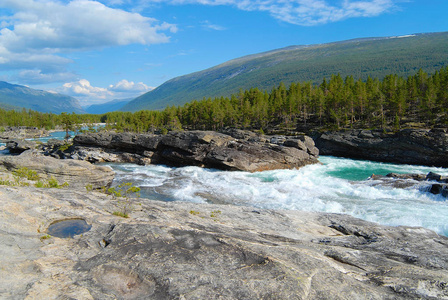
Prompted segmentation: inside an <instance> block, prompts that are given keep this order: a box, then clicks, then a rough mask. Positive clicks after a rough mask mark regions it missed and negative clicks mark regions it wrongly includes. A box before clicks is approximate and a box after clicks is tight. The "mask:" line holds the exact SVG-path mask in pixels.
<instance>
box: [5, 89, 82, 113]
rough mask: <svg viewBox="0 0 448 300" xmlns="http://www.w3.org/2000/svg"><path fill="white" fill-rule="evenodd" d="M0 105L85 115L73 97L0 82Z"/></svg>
mask: <svg viewBox="0 0 448 300" xmlns="http://www.w3.org/2000/svg"><path fill="white" fill-rule="evenodd" d="M0 105H1V106H2V107H5V108H8V107H9V108H26V109H32V110H35V111H39V112H51V113H55V114H59V113H61V112H68V113H72V112H75V113H80V114H82V113H85V111H84V110H83V109H82V108H81V106H80V105H79V102H78V100H76V99H75V98H73V97H70V96H66V95H61V94H57V93H50V92H45V91H41V90H35V89H31V88H28V87H26V86H22V85H16V84H10V83H7V82H4V81H0Z"/></svg>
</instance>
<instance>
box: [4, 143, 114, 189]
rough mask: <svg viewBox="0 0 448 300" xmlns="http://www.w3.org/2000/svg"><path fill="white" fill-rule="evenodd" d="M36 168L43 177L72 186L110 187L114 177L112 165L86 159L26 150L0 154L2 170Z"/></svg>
mask: <svg viewBox="0 0 448 300" xmlns="http://www.w3.org/2000/svg"><path fill="white" fill-rule="evenodd" d="M24 167H25V168H28V169H30V170H34V171H36V172H37V174H38V175H39V176H40V177H41V178H43V179H49V178H51V177H54V178H55V179H56V180H57V181H58V182H59V183H61V184H62V183H64V182H67V183H68V184H69V185H70V186H72V187H77V188H81V189H84V188H85V187H86V186H87V185H91V187H92V188H94V189H99V188H101V187H103V186H105V187H108V186H110V185H111V183H112V181H113V179H114V171H113V170H112V169H111V168H110V167H106V166H97V165H93V164H91V163H89V162H86V161H79V160H60V159H55V158H53V157H47V156H43V155H41V154H40V153H39V152H34V151H31V150H29V151H25V152H23V153H22V154H20V155H17V156H0V170H4V171H14V170H18V169H20V168H24Z"/></svg>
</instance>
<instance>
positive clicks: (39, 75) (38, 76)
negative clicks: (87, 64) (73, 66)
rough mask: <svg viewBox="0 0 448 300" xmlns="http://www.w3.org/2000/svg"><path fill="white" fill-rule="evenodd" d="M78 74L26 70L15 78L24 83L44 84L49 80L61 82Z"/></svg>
mask: <svg viewBox="0 0 448 300" xmlns="http://www.w3.org/2000/svg"><path fill="white" fill-rule="evenodd" d="M75 78H76V75H75V74H73V73H71V72H59V73H57V72H51V73H44V72H42V70H24V71H21V72H20V73H19V75H18V76H17V77H16V78H15V80H17V81H19V82H22V83H24V84H44V83H48V82H59V81H68V80H74V79H75Z"/></svg>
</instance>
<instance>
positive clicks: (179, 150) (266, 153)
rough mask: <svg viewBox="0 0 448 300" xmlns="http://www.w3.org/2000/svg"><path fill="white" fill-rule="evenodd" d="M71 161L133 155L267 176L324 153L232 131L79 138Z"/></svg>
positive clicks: (303, 142) (302, 143)
mask: <svg viewBox="0 0 448 300" xmlns="http://www.w3.org/2000/svg"><path fill="white" fill-rule="evenodd" d="M235 136H236V137H238V138H235ZM74 146H75V147H74V153H73V152H72V153H71V154H69V157H71V158H82V157H86V156H85V155H84V156H83V155H81V154H80V153H85V151H86V150H85V149H86V148H89V149H92V147H97V148H99V149H101V151H105V152H109V153H110V152H113V153H130V154H133V155H135V156H136V157H142V158H141V159H137V160H138V161H140V162H143V163H149V162H150V163H156V164H168V165H174V166H186V165H194V166H202V167H208V168H217V169H222V170H240V171H249V172H256V171H264V170H273V169H292V168H300V167H302V166H305V165H307V164H313V163H317V162H318V160H317V158H318V156H319V150H318V149H317V148H316V147H315V146H314V142H313V140H312V139H311V138H309V137H307V136H297V137H288V138H286V137H275V138H271V139H269V138H267V137H265V136H259V135H257V134H255V133H252V132H247V131H242V130H237V129H233V130H230V129H228V130H227V131H226V132H225V133H220V132H214V131H182V132H170V133H168V134H166V135H153V134H136V133H112V132H106V133H89V134H82V135H78V136H76V137H75V138H74Z"/></svg>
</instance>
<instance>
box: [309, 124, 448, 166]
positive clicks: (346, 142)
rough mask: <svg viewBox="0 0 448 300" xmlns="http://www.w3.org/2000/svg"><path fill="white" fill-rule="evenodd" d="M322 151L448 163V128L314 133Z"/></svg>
mask: <svg viewBox="0 0 448 300" xmlns="http://www.w3.org/2000/svg"><path fill="white" fill-rule="evenodd" d="M313 139H314V141H315V143H316V146H317V147H318V148H319V151H320V154H321V155H334V156H340V157H347V158H358V159H367V160H374V161H382V162H393V163H402V164H412V165H427V166H437V167H444V168H447V167H448V134H447V130H446V129H432V130H425V129H405V130H401V131H399V132H396V133H389V132H383V131H380V130H346V131H337V132H325V133H318V134H314V135H313Z"/></svg>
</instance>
